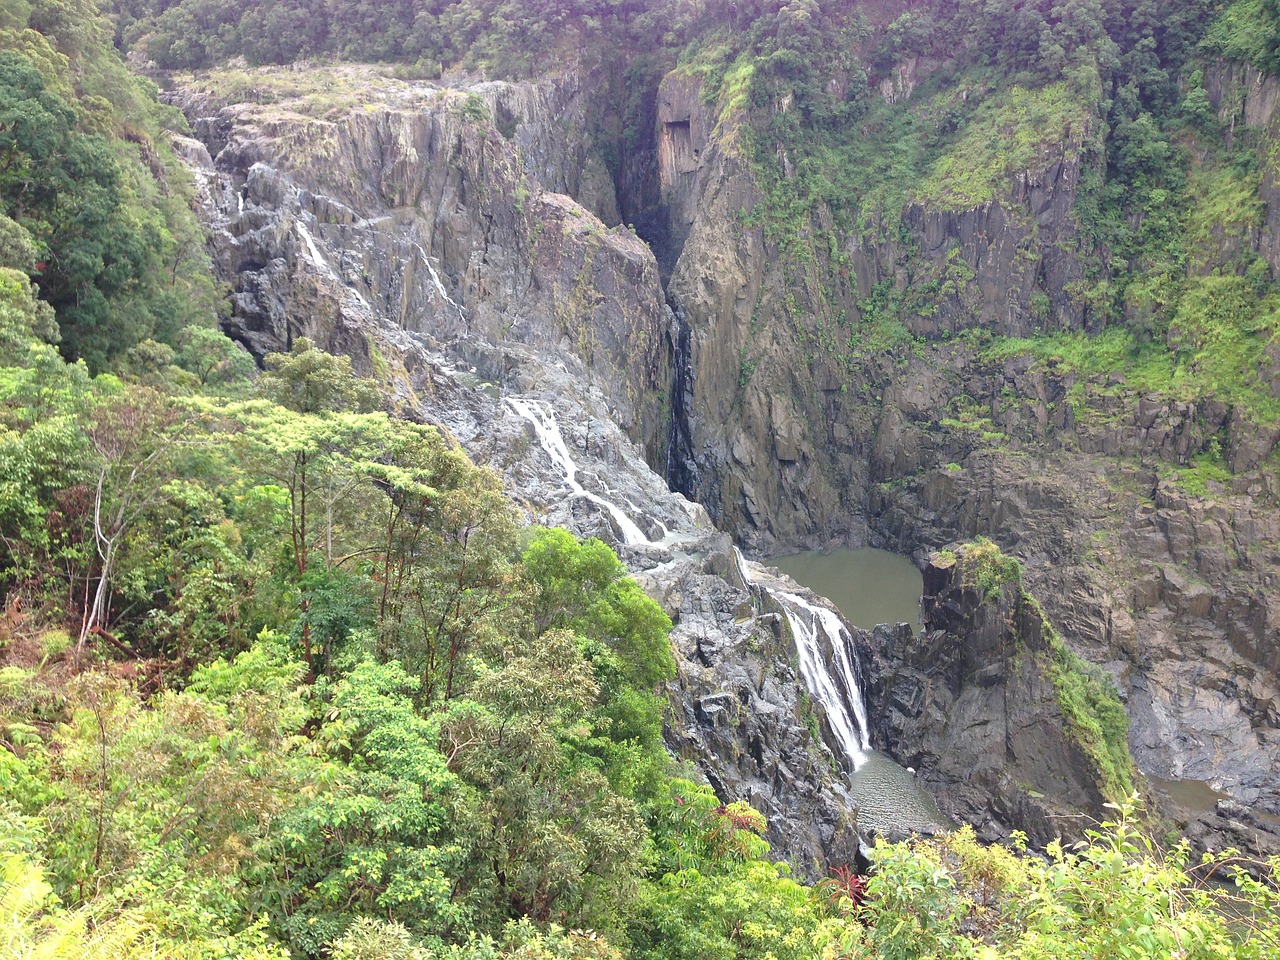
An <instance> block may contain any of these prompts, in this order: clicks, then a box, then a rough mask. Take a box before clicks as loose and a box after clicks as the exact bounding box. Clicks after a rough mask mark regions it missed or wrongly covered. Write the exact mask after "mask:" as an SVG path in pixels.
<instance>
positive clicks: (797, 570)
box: [769, 547, 924, 630]
mask: <svg viewBox="0 0 1280 960" xmlns="http://www.w3.org/2000/svg"><path fill="white" fill-rule="evenodd" d="M769 563H771V564H773V566H775V567H777V568H778V569H779V570H781V571H782V572H783V573H785V574H787V575H788V576H790V577H791V578H793V579H794V580H796V581H797V582H799V583H802V584H804V585H805V586H806V587H808V588H809V589H811V590H813V591H814V592H815V593H818V594H821V595H822V596H824V597H826V598H827V599H829V600H830V601H831V602H832V603H834V604H835V605H836V606H837V607H838V608H839V609H840V612H841V613H842V614H844V618H845V619H846V620H848V621H849V622H850V623H852V624H853V625H854V626H855V627H861V628H862V629H864V630H870V629H871V628H872V627H874V626H875V625H876V624H877V623H909V624H911V625H913V626H916V625H918V624H919V621H920V592H921V590H922V589H923V587H924V579H923V577H922V576H921V575H920V571H919V570H917V569H916V568H915V565H914V564H912V562H911V561H910V560H908V559H907V558H906V557H900V556H898V555H897V554H896V553H890V552H889V551H887V550H873V549H871V548H869V547H868V548H866V549H862V550H850V549H848V548H847V547H841V548H839V549H837V550H832V551H831V552H830V553H819V552H818V551H816V550H811V551H809V552H807V553H796V554H792V555H791V556H789V557H775V558H774V559H772V560H770V561H769Z"/></svg>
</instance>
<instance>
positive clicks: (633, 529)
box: [507, 397, 649, 545]
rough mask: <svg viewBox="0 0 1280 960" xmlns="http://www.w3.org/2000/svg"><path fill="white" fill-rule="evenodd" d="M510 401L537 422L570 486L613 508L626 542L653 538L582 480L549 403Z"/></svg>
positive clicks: (547, 448) (578, 493) (545, 447)
mask: <svg viewBox="0 0 1280 960" xmlns="http://www.w3.org/2000/svg"><path fill="white" fill-rule="evenodd" d="M507 403H508V404H509V405H510V407H511V409H512V410H514V411H515V412H516V413H518V414H519V415H520V416H522V417H524V418H525V419H526V420H528V421H529V422H530V423H532V424H533V429H534V432H535V433H536V434H537V435H538V442H539V443H540V444H542V449H543V450H545V451H546V452H547V456H549V457H550V458H551V460H552V462H554V463H555V464H556V465H557V466H558V467H559V468H560V469H561V470H562V471H564V479H565V482H566V483H568V484H569V488H570V489H571V490H572V491H573V492H574V494H575V495H576V496H579V497H584V498H585V499H587V500H590V501H591V502H592V503H594V504H596V505H597V506H600V507H603V508H604V509H605V510H607V511H609V515H610V516H612V517H613V519H614V521H615V522H616V523H617V524H618V529H619V531H621V533H622V542H623V543H625V544H627V545H632V544H637V543H648V542H649V538H648V537H647V536H645V534H644V531H643V530H641V529H640V528H639V527H638V526H636V524H635V522H634V521H633V520H632V519H631V518H630V517H628V516H627V515H626V514H625V513H623V512H622V510H621V509H620V508H619V507H618V506H617V505H616V504H613V503H610V502H609V501H608V500H606V499H604V497H600V496H597V495H596V494H594V493H592V492H591V491H589V490H587V489H585V488H584V487H583V486H582V484H580V483H579V482H578V465H577V464H576V463H575V462H574V460H573V457H572V456H570V455H569V447H568V446H567V445H566V444H565V442H564V436H563V435H562V434H561V433H560V427H559V425H558V424H557V423H556V418H555V414H554V413H552V412H551V407H550V405H549V404H547V403H544V402H542V401H540V400H530V399H528V398H526V397H508V398H507Z"/></svg>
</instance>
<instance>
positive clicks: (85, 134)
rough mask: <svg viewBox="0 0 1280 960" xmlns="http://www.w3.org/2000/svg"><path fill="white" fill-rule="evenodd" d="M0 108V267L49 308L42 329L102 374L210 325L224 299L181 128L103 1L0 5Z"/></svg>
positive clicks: (68, 352)
mask: <svg viewBox="0 0 1280 960" xmlns="http://www.w3.org/2000/svg"><path fill="white" fill-rule="evenodd" d="M0 113H2V114H3V117H4V119H3V121H0V238H2V239H0V268H3V269H4V270H6V271H16V272H18V273H20V274H25V275H26V276H28V277H30V278H31V279H32V280H34V282H35V284H36V287H37V289H38V291H39V298H40V301H41V302H42V303H44V304H47V305H48V306H49V307H52V309H53V311H54V314H55V318H56V321H57V326H56V328H55V327H53V326H50V325H48V324H45V326H43V327H42V329H41V330H40V331H39V332H40V335H41V336H42V337H43V338H44V339H46V340H58V334H59V333H60V341H59V342H60V344H61V348H62V352H63V354H64V355H65V356H66V357H67V358H69V359H77V358H84V359H85V360H86V361H87V362H88V363H89V364H90V366H91V367H92V368H93V369H95V370H101V369H105V368H106V367H107V366H108V365H109V364H110V363H112V362H114V361H116V360H119V359H121V358H122V357H123V356H124V355H125V354H126V353H127V352H128V351H129V350H130V349H132V348H133V347H135V346H136V345H137V344H139V343H140V342H142V341H145V340H154V341H159V342H160V343H162V344H165V345H167V346H169V347H173V348H176V347H178V346H179V345H180V344H179V341H180V338H181V337H182V335H183V331H184V330H185V329H186V328H188V327H189V326H191V325H205V326H208V325H211V324H212V322H213V315H214V309H215V306H216V303H217V299H218V298H217V295H216V290H215V287H214V284H213V282H212V279H211V277H210V275H209V268H208V264H207V261H206V259H205V257H204V252H203V237H202V234H201V230H200V226H199V224H198V223H197V222H196V220H195V217H194V215H193V213H192V211H191V186H190V183H189V175H188V174H187V172H186V170H185V169H184V168H183V167H182V166H181V164H179V163H178V162H177V160H176V159H175V157H174V155H173V152H172V150H171V148H170V144H169V137H170V133H171V132H172V131H173V130H175V129H178V128H180V127H182V126H183V121H182V119H181V117H180V116H179V115H178V114H177V112H176V111H173V110H171V109H168V108H164V107H161V106H160V105H159V104H158V103H157V102H156V99H155V88H154V87H153V86H152V85H150V84H149V83H147V82H146V81H143V80H139V79H137V78H136V77H134V76H132V75H131V74H130V73H129V71H128V70H127V69H126V68H125V66H124V64H123V63H122V62H121V61H120V59H119V57H118V55H117V54H116V51H115V50H114V49H113V48H112V46H111V43H110V34H109V27H108V26H107V24H106V21H105V20H104V19H103V18H102V17H101V15H100V14H99V13H98V9H97V7H96V5H94V4H93V3H90V2H87V0H42V2H40V3H27V2H24V0H15V2H12V3H8V4H6V5H5V9H4V12H3V14H2V15H0Z"/></svg>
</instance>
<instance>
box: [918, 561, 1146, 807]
mask: <svg viewBox="0 0 1280 960" xmlns="http://www.w3.org/2000/svg"><path fill="white" fill-rule="evenodd" d="M941 556H942V558H943V559H944V561H949V562H950V563H958V564H959V573H960V577H961V582H962V583H963V584H964V586H965V587H966V588H968V589H971V590H974V591H976V592H977V593H978V594H980V595H981V596H982V598H983V599H984V600H985V601H986V602H988V603H999V602H1001V600H1002V599H1003V600H1005V602H1007V603H1011V604H1012V605H1013V607H1014V608H1015V610H1016V613H1017V616H1018V617H1019V618H1021V620H1020V623H1021V627H1020V629H1021V630H1022V631H1023V632H1022V635H1021V637H1020V639H1021V641H1022V642H1026V643H1027V644H1028V645H1029V647H1030V652H1031V653H1032V654H1033V655H1034V656H1036V657H1038V658H1039V662H1040V663H1041V664H1042V666H1043V668H1044V670H1045V673H1046V674H1047V676H1048V677H1049V680H1050V682H1052V683H1053V686H1054V688H1055V689H1056V690H1057V692H1058V706H1059V707H1060V708H1061V710H1062V714H1063V717H1064V718H1065V719H1066V724H1067V726H1066V730H1067V735H1068V736H1069V737H1070V738H1071V739H1072V740H1073V741H1074V742H1075V743H1076V744H1078V745H1079V746H1080V748H1081V749H1082V750H1084V752H1085V754H1086V755H1087V756H1088V757H1089V760H1090V761H1091V762H1092V764H1093V768H1094V774H1095V778H1096V782H1097V785H1098V788H1099V790H1100V792H1101V793H1102V795H1103V796H1104V797H1106V798H1107V799H1108V800H1109V801H1111V802H1112V803H1120V802H1122V801H1124V800H1125V799H1126V798H1128V797H1129V796H1130V795H1132V793H1133V790H1134V779H1135V776H1136V773H1137V769H1136V767H1135V765H1134V762H1133V757H1132V756H1131V755H1130V753H1129V743H1128V736H1129V715H1128V714H1127V713H1126V712H1125V709H1124V704H1123V703H1121V702H1120V693H1119V691H1118V690H1117V689H1116V684H1115V681H1114V680H1113V679H1112V678H1111V676H1110V675H1109V674H1108V673H1107V672H1106V671H1105V670H1103V669H1101V668H1100V667H1097V666H1095V665H1093V664H1091V663H1089V662H1088V661H1086V660H1084V659H1083V658H1082V657H1080V656H1079V655H1078V654H1077V653H1075V652H1074V651H1073V650H1072V649H1071V648H1070V647H1068V646H1067V643H1066V641H1065V640H1063V638H1062V635H1061V634H1060V633H1059V632H1058V630H1057V629H1056V628H1055V627H1054V625H1053V624H1052V623H1051V622H1050V620H1049V618H1048V617H1047V616H1046V615H1045V613H1044V610H1043V609H1042V608H1041V606H1040V604H1039V602H1038V601H1037V600H1036V599H1035V598H1034V597H1032V596H1031V595H1030V594H1029V593H1028V592H1027V591H1026V589H1025V588H1024V587H1023V585H1022V564H1021V563H1019V562H1018V559H1017V558H1016V557H1011V556H1008V555H1006V554H1005V553H1004V552H1003V551H1002V550H1001V549H1000V547H999V546H998V545H997V544H996V543H994V542H992V541H991V540H988V539H987V538H985V537H979V538H977V539H976V540H974V541H972V542H970V543H967V544H965V545H964V546H963V547H962V548H961V549H960V551H959V552H957V553H952V552H950V551H948V552H946V553H944V554H942V555H941Z"/></svg>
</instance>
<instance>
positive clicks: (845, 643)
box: [733, 547, 871, 770]
mask: <svg viewBox="0 0 1280 960" xmlns="http://www.w3.org/2000/svg"><path fill="white" fill-rule="evenodd" d="M733 555H734V562H735V563H736V565H737V567H738V572H739V573H740V574H741V575H742V578H743V580H745V581H746V582H747V583H749V584H751V583H755V581H754V580H753V579H752V577H751V574H750V572H749V571H748V569H747V564H746V562H745V560H744V558H743V556H742V552H741V551H740V550H738V548H737V547H734V548H733ZM761 586H763V585H761ZM764 589H765V590H767V591H768V592H769V594H770V595H771V596H772V597H773V598H774V599H776V600H777V601H778V604H779V606H781V607H782V611H783V613H784V614H785V615H786V618H787V622H788V623H789V624H790V625H791V634H792V636H793V637H795V642H796V654H797V657H798V659H799V662H800V676H801V677H802V678H803V679H804V683H805V686H806V687H808V688H809V694H810V696H812V697H813V698H814V699H815V700H817V701H818V702H819V703H821V704H822V707H823V710H824V711H825V713H826V717H827V723H828V724H829V725H830V727H831V732H832V733H833V734H834V735H835V737H836V740H837V741H838V742H839V745H840V749H841V751H843V753H844V755H845V757H847V758H848V760H849V764H850V765H851V767H852V768H853V769H854V770H856V769H858V767H860V766H862V765H863V764H864V763H866V762H867V755H868V753H869V751H870V750H871V740H870V731H871V727H870V725H869V724H868V722H867V706H866V702H865V701H864V700H863V697H862V687H861V685H860V684H859V682H858V670H857V653H856V652H853V653H852V656H851V655H850V653H851V651H854V647H853V637H852V636H850V634H849V631H848V630H847V629H845V626H844V623H843V622H842V621H841V620H840V615H839V614H837V613H836V612H835V611H834V610H828V609H827V608H826V607H820V606H817V605H816V604H812V603H810V602H809V601H808V600H806V599H804V597H801V596H799V595H798V594H794V593H787V592H785V591H783V590H774V589H771V588H769V587H767V586H764ZM824 640H825V641H826V643H825V645H824V643H823V641H824ZM824 647H825V648H829V649H830V651H831V657H830V659H829V660H828V658H827V657H826V656H824Z"/></svg>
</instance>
